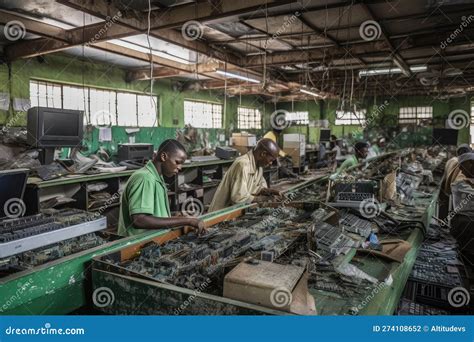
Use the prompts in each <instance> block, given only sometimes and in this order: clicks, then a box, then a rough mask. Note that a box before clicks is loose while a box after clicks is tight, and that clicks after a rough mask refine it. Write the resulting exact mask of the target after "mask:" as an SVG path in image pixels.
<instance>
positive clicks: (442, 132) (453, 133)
mask: <svg viewBox="0 0 474 342" xmlns="http://www.w3.org/2000/svg"><path fill="white" fill-rule="evenodd" d="M458 132H459V131H458V130H457V129H451V128H433V144H437V145H452V146H456V145H457V144H458Z"/></svg>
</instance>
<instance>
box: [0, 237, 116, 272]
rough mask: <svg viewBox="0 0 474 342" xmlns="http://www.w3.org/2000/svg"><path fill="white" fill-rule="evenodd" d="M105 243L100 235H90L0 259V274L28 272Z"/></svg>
mask: <svg viewBox="0 0 474 342" xmlns="http://www.w3.org/2000/svg"><path fill="white" fill-rule="evenodd" d="M106 242H107V240H106V238H103V237H101V236H100V233H90V234H85V235H81V236H78V237H75V238H71V239H67V240H64V241H60V242H57V243H54V244H51V245H48V246H45V247H41V248H37V249H33V250H31V251H26V252H23V253H19V254H16V255H13V256H10V257H7V258H3V259H0V274H1V275H3V276H4V275H8V274H12V273H15V272H19V271H23V270H28V269H31V268H33V267H35V266H38V265H43V264H45V263H47V262H49V261H53V260H57V259H59V258H62V257H65V256H68V255H71V254H75V253H79V252H82V251H85V250H87V249H90V248H94V247H97V246H100V245H103V244H105V243H106Z"/></svg>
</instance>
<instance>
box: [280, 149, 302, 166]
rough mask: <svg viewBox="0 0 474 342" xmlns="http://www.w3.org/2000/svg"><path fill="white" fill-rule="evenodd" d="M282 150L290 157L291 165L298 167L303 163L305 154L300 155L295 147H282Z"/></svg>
mask: <svg viewBox="0 0 474 342" xmlns="http://www.w3.org/2000/svg"><path fill="white" fill-rule="evenodd" d="M283 151H284V152H285V153H286V154H287V155H288V156H290V157H291V161H292V162H293V167H300V166H301V165H303V164H304V159H305V156H304V155H301V153H300V150H299V149H297V148H283Z"/></svg>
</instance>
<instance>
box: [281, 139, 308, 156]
mask: <svg viewBox="0 0 474 342" xmlns="http://www.w3.org/2000/svg"><path fill="white" fill-rule="evenodd" d="M285 149H295V150H298V153H299V155H300V156H304V155H305V152H306V136H305V135H304V134H296V133H292V134H283V150H285ZM285 152H286V151H285Z"/></svg>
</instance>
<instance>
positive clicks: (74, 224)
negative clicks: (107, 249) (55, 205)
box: [0, 209, 107, 258]
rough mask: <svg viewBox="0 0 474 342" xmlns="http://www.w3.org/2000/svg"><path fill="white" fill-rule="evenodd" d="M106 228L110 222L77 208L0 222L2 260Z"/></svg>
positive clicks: (0, 256)
mask: <svg viewBox="0 0 474 342" xmlns="http://www.w3.org/2000/svg"><path fill="white" fill-rule="evenodd" d="M105 228H107V219H106V218H105V217H102V216H100V215H94V214H93V213H88V212H85V211H82V210H78V209H66V210H62V211H58V212H57V213H55V214H54V215H45V214H38V215H33V216H27V217H21V218H16V219H8V220H3V221H2V222H0V258H5V257H8V256H11V255H15V254H18V253H22V252H26V251H29V250H32V249H35V248H40V247H43V246H47V245H50V244H53V243H56V242H59V241H63V240H66V239H70V238H73V237H76V236H80V235H84V234H88V233H92V232H95V231H99V230H102V229H105Z"/></svg>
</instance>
